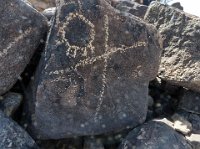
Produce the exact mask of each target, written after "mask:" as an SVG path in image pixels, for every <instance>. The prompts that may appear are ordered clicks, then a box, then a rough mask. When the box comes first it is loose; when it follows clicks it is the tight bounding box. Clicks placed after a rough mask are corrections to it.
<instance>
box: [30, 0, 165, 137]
mask: <svg viewBox="0 0 200 149" xmlns="http://www.w3.org/2000/svg"><path fill="white" fill-rule="evenodd" d="M55 16H56V17H55V18H54V22H53V26H52V28H51V31H50V34H49V38H48V41H47V46H46V49H45V54H44V57H43V58H42V60H41V63H40V66H39V68H38V71H37V74H36V76H35V81H34V83H33V93H32V96H33V103H32V104H31V103H30V107H34V108H32V110H31V111H30V113H31V114H32V127H31V129H32V132H33V133H35V135H36V136H37V137H40V138H42V139H47V138H48V139H49V138H51V139H58V138H65V137H71V136H82V135H93V134H102V133H106V132H112V131H119V130H121V129H125V128H130V127H134V126H136V125H138V124H140V123H142V122H144V120H145V118H146V113H147V105H148V82H149V81H150V80H152V79H153V78H154V77H155V76H156V74H157V70H158V66H159V58H160V52H161V49H160V43H159V37H158V34H157V32H156V30H155V29H154V28H153V27H152V26H151V25H148V24H146V23H144V22H143V21H141V20H139V19H137V18H135V17H133V16H128V15H127V16H125V15H123V14H120V13H119V11H117V10H116V9H114V8H113V7H112V6H110V5H109V4H108V3H107V2H105V1H104V0H83V1H79V0H77V1H76V0H72V1H64V0H61V1H59V2H58V3H57V13H56V15H55Z"/></svg>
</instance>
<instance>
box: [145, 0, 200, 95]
mask: <svg viewBox="0 0 200 149" xmlns="http://www.w3.org/2000/svg"><path fill="white" fill-rule="evenodd" d="M145 20H146V21H147V22H149V23H152V24H154V25H155V26H156V27H157V29H158V30H159V31H160V33H161V35H162V37H163V47H164V51H163V54H162V60H161V66H160V70H159V76H160V77H161V78H162V79H164V80H166V81H167V82H171V83H173V84H177V85H179V86H183V87H186V88H190V89H192V90H196V91H198V92H200V50H199V47H200V19H199V18H198V17H195V16H192V15H189V14H187V13H185V12H183V11H180V10H178V9H175V8H173V7H170V6H166V5H163V4H160V3H158V2H154V3H152V4H151V5H150V6H149V8H148V10H147V13H146V15H145Z"/></svg>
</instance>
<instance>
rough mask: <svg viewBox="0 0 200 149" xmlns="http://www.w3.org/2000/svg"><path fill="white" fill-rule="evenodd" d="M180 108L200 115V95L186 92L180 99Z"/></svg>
mask: <svg viewBox="0 0 200 149" xmlns="http://www.w3.org/2000/svg"><path fill="white" fill-rule="evenodd" d="M179 108H180V109H183V110H185V111H188V112H191V113H196V114H199V115H200V94H199V93H196V92H193V91H190V90H184V92H183V95H182V97H181V99H180V103H179Z"/></svg>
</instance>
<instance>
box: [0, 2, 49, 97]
mask: <svg viewBox="0 0 200 149" xmlns="http://www.w3.org/2000/svg"><path fill="white" fill-rule="evenodd" d="M0 6H1V7H0V18H1V21H0V94H3V93H5V92H6V91H8V90H9V89H10V88H11V87H12V86H13V85H14V83H15V82H16V81H17V79H18V77H19V76H20V74H21V73H22V71H23V70H24V68H25V67H26V65H27V64H28V62H29V60H30V58H31V56H32V55H33V53H34V50H35V49H36V48H37V46H38V45H39V44H40V40H41V39H42V38H43V36H44V34H45V32H46V29H47V23H46V19H45V17H44V16H42V15H40V14H39V13H38V12H37V11H36V10H35V9H33V8H32V7H31V6H30V5H28V4H27V3H25V2H23V1H21V0H15V1H13V0H6V1H4V0H1V1H0Z"/></svg>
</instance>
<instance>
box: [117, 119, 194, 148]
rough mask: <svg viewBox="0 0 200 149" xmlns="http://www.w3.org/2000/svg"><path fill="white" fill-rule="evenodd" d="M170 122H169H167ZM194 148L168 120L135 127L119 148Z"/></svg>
mask: <svg viewBox="0 0 200 149" xmlns="http://www.w3.org/2000/svg"><path fill="white" fill-rule="evenodd" d="M167 123H168V122H167ZM133 148H134V149H192V147H191V145H189V144H188V143H187V141H186V139H185V138H184V137H183V136H182V135H180V134H179V133H177V132H176V131H174V130H173V129H172V128H171V127H170V126H169V125H168V124H166V122H162V120H161V121H160V120H159V121H149V122H148V123H145V124H144V125H141V126H139V127H137V128H135V129H133V130H132V131H131V132H130V133H129V134H128V136H127V137H126V138H125V139H124V141H123V142H122V144H121V145H120V147H119V149H133Z"/></svg>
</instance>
